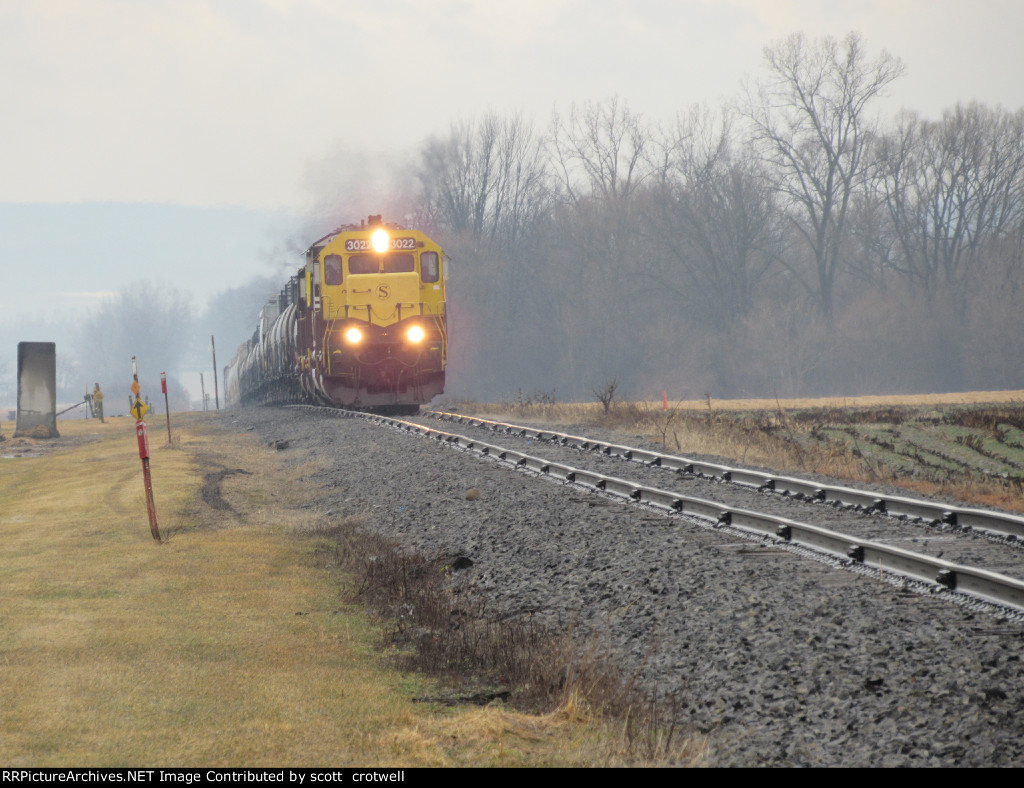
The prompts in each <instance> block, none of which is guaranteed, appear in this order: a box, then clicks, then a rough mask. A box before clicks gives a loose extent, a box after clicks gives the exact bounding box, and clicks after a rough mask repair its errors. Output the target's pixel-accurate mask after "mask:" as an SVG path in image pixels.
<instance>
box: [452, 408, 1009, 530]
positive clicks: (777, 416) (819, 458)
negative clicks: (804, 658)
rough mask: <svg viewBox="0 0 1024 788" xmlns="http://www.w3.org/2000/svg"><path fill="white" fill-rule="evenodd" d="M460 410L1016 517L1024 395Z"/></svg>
mask: <svg viewBox="0 0 1024 788" xmlns="http://www.w3.org/2000/svg"><path fill="white" fill-rule="evenodd" d="M550 399H551V398H549V397H548V398H545V397H539V398H535V400H536V401H533V400H531V399H530V398H523V397H520V398H519V400H518V401H517V402H514V403H499V404H476V403H458V404H457V406H456V407H457V408H458V409H459V410H461V411H462V412H466V413H474V414H477V415H480V416H484V417H493V418H519V419H526V420H530V419H534V420H538V421H547V422H556V423H562V424H566V425H579V426H580V427H584V428H585V427H587V426H594V427H601V428H605V429H613V430H618V431H621V432H623V433H624V438H623V441H624V442H626V439H627V438H637V437H639V438H640V439H641V440H646V441H647V442H649V443H653V444H656V445H658V446H660V447H662V448H663V449H665V450H666V451H671V452H675V453H679V454H684V455H685V454H703V455H711V456H715V457H719V458H722V459H723V460H724V461H729V460H732V461H738V462H741V463H748V464H751V465H757V466H761V467H764V468H770V469H773V470H776V471H780V472H783V473H791V472H808V473H821V474H825V475H828V476H833V477H836V478H839V479H845V480H849V481H854V482H880V483H886V484H892V485H895V486H899V487H904V488H906V489H907V490H909V491H914V492H919V493H925V494H932V495H939V496H942V497H946V498H952V499H956V500H958V501H960V502H962V503H965V504H983V505H990V506H999V507H1002V508H1006V509H1010V510H1015V511H1024V391H994V392H967V393H955V394H923V395H894V396H889V397H847V398H836V397H832V398H825V399H790V400H778V399H771V400H768V399H748V400H716V399H711V398H708V399H705V400H693V401H685V402H669V403H668V406H667V407H665V403H664V402H663V401H662V402H615V401H613V402H612V403H611V406H610V408H609V409H608V412H605V410H604V408H603V407H602V405H601V404H600V403H598V402H592V403H554V402H551V401H550Z"/></svg>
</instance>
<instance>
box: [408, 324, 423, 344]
mask: <svg viewBox="0 0 1024 788" xmlns="http://www.w3.org/2000/svg"><path fill="white" fill-rule="evenodd" d="M405 336H406V339H408V340H409V341H410V342H412V343H413V344H415V345H418V344H419V343H420V342H422V341H423V337H425V336H426V334H425V333H424V331H423V329H422V328H420V327H419V326H412V327H411V328H410V329H409V330H408V331H406V332H405Z"/></svg>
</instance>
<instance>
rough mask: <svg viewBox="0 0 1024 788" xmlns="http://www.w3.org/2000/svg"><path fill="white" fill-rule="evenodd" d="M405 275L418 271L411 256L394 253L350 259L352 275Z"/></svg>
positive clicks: (355, 256) (366, 255)
mask: <svg viewBox="0 0 1024 788" xmlns="http://www.w3.org/2000/svg"><path fill="white" fill-rule="evenodd" d="M382 263H383V273H385V274H404V273H409V272H410V271H415V270H416V259H415V257H413V255H411V254H401V253H398V252H396V253H392V254H385V255H376V254H354V255H351V256H350V257H349V258H348V272H349V273H350V274H379V273H381V264H382Z"/></svg>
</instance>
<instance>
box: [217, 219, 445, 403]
mask: <svg viewBox="0 0 1024 788" xmlns="http://www.w3.org/2000/svg"><path fill="white" fill-rule="evenodd" d="M445 275H446V271H445V260H444V255H443V253H442V251H441V248H440V247H439V246H438V245H437V244H436V243H434V241H432V240H430V238H428V237H427V236H426V235H424V234H423V233H422V232H420V231H419V230H411V229H407V228H404V227H400V226H398V225H394V224H385V223H384V222H383V221H382V219H381V217H380V216H370V217H369V219H368V221H365V222H361V223H360V224H359V225H345V226H343V227H340V228H338V229H337V230H335V231H334V232H332V233H330V234H328V235H325V236H324V237H323V238H321V239H320V240H318V241H316V242H315V243H313V244H312V246H310V247H309V249H307V250H306V254H305V265H303V267H302V268H300V269H299V270H298V273H297V274H296V275H295V276H294V277H292V278H291V279H290V280H289V282H288V284H287V285H286V286H285V288H284V289H283V290H282V292H281V294H280V295H279V296H278V298H277V299H273V300H271V301H270V302H268V304H267V305H266V306H265V307H264V309H263V312H262V313H261V315H260V323H259V326H258V327H257V329H256V333H255V334H254V335H253V338H252V339H251V340H250V341H249V342H248V343H246V344H244V345H242V347H240V348H239V351H238V354H237V355H236V356H235V359H234V360H233V361H232V362H231V364H229V365H228V368H227V370H226V371H225V381H226V388H227V391H228V396H229V401H231V400H232V399H234V400H237V401H239V402H241V403H243V404H250V403H280V402H301V401H306V402H322V403H325V404H331V405H338V406H342V407H348V408H356V409H362V410H377V411H382V412H391V413H415V412H416V411H417V410H418V409H419V406H420V405H421V404H423V403H426V402H429V401H430V400H431V399H432V398H433V397H435V396H437V395H438V394H440V393H442V392H443V391H444V374H445V366H446V365H447V362H448V331H447V322H446V319H445V287H444V282H445Z"/></svg>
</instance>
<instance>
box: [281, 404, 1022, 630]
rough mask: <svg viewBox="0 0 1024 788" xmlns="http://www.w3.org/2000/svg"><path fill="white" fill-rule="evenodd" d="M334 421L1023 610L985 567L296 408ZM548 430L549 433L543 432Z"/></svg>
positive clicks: (467, 442)
mask: <svg viewBox="0 0 1024 788" xmlns="http://www.w3.org/2000/svg"><path fill="white" fill-rule="evenodd" d="M287 407H293V408H305V409H308V410H314V411H317V412H323V413H326V414H329V415H332V416H341V417H347V418H361V419H365V420H367V421H371V422H374V423H377V424H382V425H386V426H390V427H393V428H396V429H398V430H401V431H405V432H410V433H415V434H419V435H422V436H425V437H428V438H432V439H434V440H438V441H440V442H442V443H443V444H445V445H448V446H451V447H453V448H460V449H465V450H467V451H469V452H473V453H475V454H477V455H480V456H481V457H489V458H491V459H493V460H496V461H498V462H501V463H507V464H509V465H511V466H513V467H515V468H522V469H525V470H528V471H532V472H534V473H536V474H538V475H541V476H547V477H549V478H551V479H555V480H558V481H562V482H564V483H566V484H570V485H574V486H577V487H581V488H583V489H586V490H589V491H593V492H599V493H603V494H605V495H608V496H611V497H613V498H615V499H618V500H620V501H623V502H627V503H634V504H642V505H645V506H648V507H651V508H653V509H656V510H659V511H661V512H663V513H665V514H668V515H685V516H687V517H691V518H696V519H698V520H701V521H704V522H706V523H710V524H711V525H712V526H717V527H723V526H728V527H730V528H733V529H736V530H737V531H739V532H743V533H747V534H749V535H752V536H756V537H759V538H762V539H767V540H769V541H770V542H772V543H775V544H777V545H780V546H782V545H793V546H799V547H803V548H806V549H809V550H812V551H814V552H816V553H818V554H825V555H827V556H829V557H831V558H837V559H840V560H842V561H843V562H845V563H846V564H847V565H850V566H863V567H865V568H877V569H879V570H880V571H883V572H886V573H889V574H891V575H899V576H902V577H906V578H908V579H911V580H915V581H919V582H923V583H926V584H928V585H929V586H931V587H933V588H934V589H935V590H937V591H947V592H957V593H961V594H964V595H966V596H968V597H972V598H975V599H980V600H982V601H985V602H989V603H992V604H995V605H999V606H1003V607H1010V608H1014V609H1015V610H1017V611H1024V581H1021V580H1016V579H1014V578H1011V577H1006V576H1005V575H1000V574H998V573H996V572H990V571H988V570H985V569H978V568H975V567H970V566H965V565H962V564H954V563H952V562H949V561H943V560H942V559H941V558H933V557H931V556H927V555H922V554H920V553H914V552H911V551H909V550H904V549H902V548H899V547H892V546H889V545H885V544H881V543H879V542H874V541H871V540H866V539H858V538H856V537H853V536H851V535H849V534H844V533H840V532H838V531H832V530H829V529H827V528H822V527H820V526H816V525H810V524H808V523H801V522H798V521H796V520H790V519H788V518H784V517H777V516H775V515H769V514H762V513H760V512H753V511H749V510H746V509H740V508H737V507H733V506H728V505H726V504H722V503H719V502H716V501H708V500H705V499H702V498H695V497H691V496H686V495H681V494H679V493H674V492H669V491H667V490H660V489H658V488H655V487H648V486H646V485H642V484H639V483H637V482H633V481H629V480H627V479H620V478H618V477H615V476H608V475H606V474H601V473H596V472H594V471H588V470H583V469H580V468H574V467H572V466H570V465H565V464H564V463H558V462H553V461H550V460H546V459H543V458H541V457H534V456H533V455H529V454H526V453H524V452H520V451H516V450H514V449H508V448H505V447H502V446H496V445H493V444H489V443H485V442H483V441H479V440H476V439H474V438H470V437H468V436H465V435H458V434H455V433H450V432H445V431H443V430H437V429H434V428H432V427H427V426H424V425H422V424H416V423H415V422H411V421H404V420H402V419H396V418H392V417H389V416H382V415H379V414H374V413H364V412H360V411H351V410H340V409H337V408H327V407H320V406H304V405H291V406H287ZM543 432H545V433H546V432H548V431H543Z"/></svg>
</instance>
